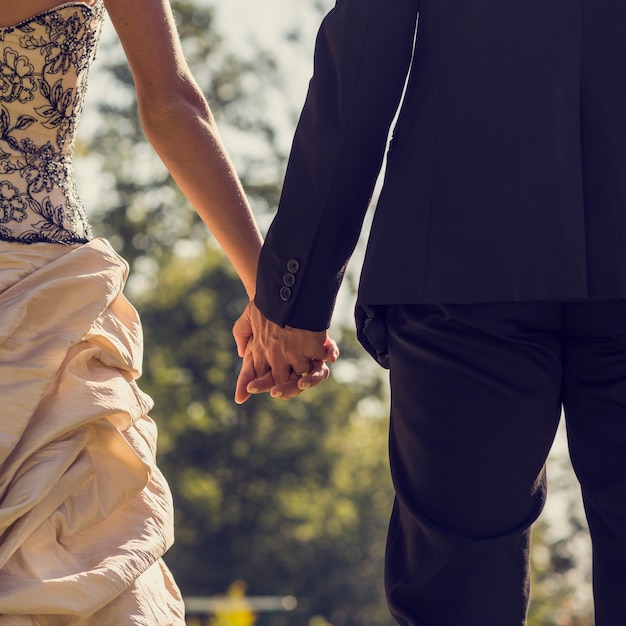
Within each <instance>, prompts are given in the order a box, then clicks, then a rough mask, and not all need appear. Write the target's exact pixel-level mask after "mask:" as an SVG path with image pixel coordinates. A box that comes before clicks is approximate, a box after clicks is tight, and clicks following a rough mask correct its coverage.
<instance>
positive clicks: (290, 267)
mask: <svg viewBox="0 0 626 626" xmlns="http://www.w3.org/2000/svg"><path fill="white" fill-rule="evenodd" d="M299 269H300V263H298V261H296V259H289V261H287V271H288V272H289V273H290V274H295V273H296V272H297V271H298V270H299Z"/></svg>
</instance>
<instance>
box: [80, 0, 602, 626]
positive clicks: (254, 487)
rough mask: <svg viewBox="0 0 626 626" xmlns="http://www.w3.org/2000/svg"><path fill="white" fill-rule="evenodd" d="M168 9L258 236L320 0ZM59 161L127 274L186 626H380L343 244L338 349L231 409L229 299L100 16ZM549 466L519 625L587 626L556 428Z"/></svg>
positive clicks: (383, 500)
mask: <svg viewBox="0 0 626 626" xmlns="http://www.w3.org/2000/svg"><path fill="white" fill-rule="evenodd" d="M172 4H173V7H174V10H175V13H176V18H177V23H178V28H179V31H180V35H181V37H182V40H183V44H184V47H185V51H186V54H187V57H188V60H189V64H190V65H191V67H192V69H193V71H194V73H195V75H196V77H197V79H198V81H199V83H200V85H201V87H202V88H203V90H204V92H205V94H206V95H207V97H208V98H209V101H210V104H211V106H212V108H213V111H214V113H215V115H216V118H217V120H218V124H219V127H220V129H221V132H222V135H223V137H224V139H225V142H226V144H227V147H228V149H229V151H230V153H231V156H232V158H233V160H234V162H235V164H236V167H237V170H238V172H239V174H240V176H241V178H242V180H243V182H244V185H245V187H246V191H247V193H248V195H249V198H250V202H251V203H252V206H253V208H254V211H255V214H256V215H257V218H258V219H259V222H260V223H261V225H262V228H263V229H265V228H266V227H267V225H268V224H269V222H270V220H271V217H272V214H273V211H274V210H275V208H276V206H277V202H278V198H279V194H280V185H281V182H282V177H283V174H284V170H285V164H286V158H287V155H288V152H289V146H290V141H291V136H292V134H293V131H294V128H295V125H296V122H297V116H298V112H299V109H300V107H301V105H302V103H303V100H304V97H305V93H306V87H307V82H308V79H309V77H310V75H311V72H312V52H313V45H314V40H315V35H316V33H317V29H318V27H319V24H320V22H321V19H322V18H323V15H324V14H325V13H326V12H327V11H328V10H329V9H331V8H332V5H333V2H331V1H330V0H264V1H263V2H258V0H196V1H193V0H173V2H172ZM77 155H78V157H79V158H78V162H77V176H78V180H79V187H80V190H81V192H82V195H83V198H84V200H85V204H86V205H87V209H88V211H89V213H90V214H91V216H92V221H93V224H94V227H95V231H96V234H97V235H100V236H105V237H108V238H109V239H110V240H111V242H112V244H113V245H114V247H115V248H116V249H117V250H118V252H120V253H121V254H122V255H123V256H124V257H125V258H126V259H127V260H128V261H129V262H130V264H131V268H132V272H131V276H132V278H131V280H130V281H129V284H128V292H129V296H130V298H131V299H132V300H133V302H134V303H135V305H136V306H137V308H138V309H139V311H140V313H141V315H142V318H143V323H144V331H145V337H146V347H145V365H144V374H143V377H142V379H141V385H142V387H143V389H144V390H145V391H147V392H148V393H149V394H150V395H152V397H153V398H154V399H155V402H156V408H155V409H154V412H153V417H154V418H155V419H156V421H157V423H158V424H159V428H160V456H159V461H160V465H161V468H162V469H163V471H164V473H165V474H166V476H167V477H168V479H169V482H170V484H171V486H172V490H173V492H174V498H175V505H176V524H177V542H176V544H175V546H174V547H173V548H172V549H171V551H170V552H169V553H168V555H167V559H166V560H167V562H168V564H169V565H170V567H171V569H172V570H173V572H174V575H175V577H176V579H177V581H178V583H179V585H180V587H181V589H182V591H183V594H184V596H185V598H186V600H187V607H188V613H189V616H188V624H190V625H195V626H204V625H208V624H211V626H252V625H255V626H391V625H392V621H391V619H390V618H389V616H388V614H387V610H386V607H385V601H384V595H383V589H382V570H383V554H384V546H385V534H386V525H387V519H388V516H389V513H390V508H391V502H392V488H391V484H390V480H389V475H388V469H387V439H386V437H387V434H386V433H387V404H388V389H387V381H386V376H385V373H384V372H383V371H382V370H381V369H380V368H378V367H377V366H376V365H375V364H374V363H373V362H372V361H371V359H370V358H369V357H368V356H367V355H366V353H365V352H364V351H363V350H362V349H361V348H360V347H359V346H358V344H357V342H356V340H355V336H354V332H353V327H352V308H353V303H354V297H355V289H356V284H357V280H358V278H357V277H358V270H359V262H360V257H361V255H362V247H363V243H361V244H360V245H359V248H358V249H357V252H356V253H355V258H354V259H353V261H352V264H351V269H350V272H349V273H348V275H347V278H346V280H345V282H344V285H343V287H342V291H341V294H340V299H339V304H338V307H337V313H336V315H335V319H334V325H333V328H332V334H333V335H334V336H335V338H336V339H338V340H339V343H340V346H341V349H342V358H341V360H340V362H338V363H337V364H336V365H335V366H334V367H333V376H332V378H331V379H330V380H329V381H328V382H327V383H325V384H324V385H323V386H321V387H320V388H318V389H317V390H315V392H313V393H308V394H305V395H304V396H303V397H302V398H300V399H297V400H293V401H291V402H288V403H285V402H280V401H272V400H270V399H269V398H267V397H255V398H252V399H251V400H250V401H249V402H247V403H246V404H244V405H243V406H237V405H235V404H234V402H233V400H232V397H233V393H234V380H235V377H236V373H237V370H238V365H239V364H238V359H237V357H236V354H235V349H234V343H233V340H232V336H231V327H232V324H233V322H234V321H235V319H236V318H237V316H238V315H239V313H240V312H241V310H242V309H243V308H244V306H245V304H246V297H245V293H244V291H243V289H242V287H241V285H240V284H239V282H238V279H237V277H236V275H235V274H234V273H233V271H232V270H231V268H230V267H229V265H228V263H227V262H226V261H225V259H224V257H223V256H222V254H221V252H220V250H219V248H218V247H217V245H216V244H215V243H214V241H213V240H212V239H211V237H210V236H209V235H208V234H207V233H206V229H205V228H204V226H203V225H202V224H201V223H200V221H199V220H198V219H197V218H196V217H195V215H194V213H193V211H192V210H191V209H190V208H189V206H188V205H187V204H186V202H185V200H184V199H183V198H182V197H181V195H180V193H179V192H178V191H177V189H176V188H175V187H174V185H173V184H172V182H171V180H170V178H169V176H168V175H167V173H166V171H165V170H164V168H163V166H162V165H161V163H160V161H159V160H158V158H157V157H156V156H155V155H154V154H153V152H152V150H151V148H150V147H149V146H148V144H147V142H146V140H145V138H144V136H143V133H142V131H141V128H140V126H139V121H138V117H137V110H136V103H135V96H134V91H133V88H132V79H131V76H130V74H129V70H128V68H127V66H126V62H125V60H124V57H123V54H122V52H121V50H120V47H119V45H118V42H117V40H116V38H115V35H114V33H113V30H112V28H111V27H110V25H107V27H106V28H105V33H104V40H103V45H102V47H101V49H100V53H99V58H98V61H97V64H96V68H95V70H94V74H93V75H92V79H91V91H90V94H89V99H88V102H87V108H86V112H85V116H84V120H83V125H82V128H81V134H80V140H79V142H78V145H77ZM373 204H374V205H375V201H374V203H373ZM365 230H367V229H365ZM365 236H366V232H364V234H363V237H362V239H364V238H365ZM451 392H453V390H451ZM496 471H497V469H496ZM549 476H550V491H551V493H550V499H549V504H548V507H547V509H546V512H545V513H544V515H543V516H542V518H541V519H540V521H539V522H538V523H537V525H536V527H535V532H534V544H533V602H532V605H531V610H530V617H529V626H591V625H592V624H593V619H592V617H591V592H590V584H589V577H590V575H589V570H590V557H589V545H588V539H587V534H586V527H585V521H584V515H583V513H582V509H581V504H580V496H579V492H578V486H577V484H576V482H575V479H574V477H573V474H572V470H571V467H570V466H569V462H568V460H567V451H566V443H565V437H564V433H563V431H562V430H561V431H560V433H559V436H558V438H557V442H556V443H555V449H554V451H553V455H552V458H551V459H550V464H549Z"/></svg>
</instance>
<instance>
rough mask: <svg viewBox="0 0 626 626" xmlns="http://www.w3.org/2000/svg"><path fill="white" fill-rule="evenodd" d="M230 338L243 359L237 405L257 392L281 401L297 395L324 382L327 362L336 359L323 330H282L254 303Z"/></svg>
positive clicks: (250, 304) (330, 340)
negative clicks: (265, 393)
mask: <svg viewBox="0 0 626 626" xmlns="http://www.w3.org/2000/svg"><path fill="white" fill-rule="evenodd" d="M233 335H234V337H235V342H236V343H237V352H238V354H239V356H240V357H241V358H243V365H242V367H241V372H240V374H239V378H238V379H237V388H236V391H235V402H237V403H238V404H242V403H243V402H245V401H246V400H247V399H248V398H249V397H250V395H252V394H256V393H263V392H269V393H270V395H271V396H272V397H274V398H281V399H288V398H293V397H295V396H297V395H300V394H301V393H302V392H303V391H304V390H305V389H308V388H309V387H314V386H315V385H318V384H319V383H321V382H323V381H325V380H326V379H327V378H328V376H329V374H330V370H329V368H328V363H334V362H335V361H336V360H337V358H338V357H339V349H338V348H337V344H336V343H335V342H334V341H333V340H332V339H331V338H330V337H329V336H328V333H327V332H326V331H320V332H314V331H310V330H302V329H299V328H291V327H289V326H287V327H285V328H281V327H280V326H278V324H274V322H271V321H270V320H268V319H267V318H266V317H265V316H264V315H263V314H262V313H261V312H260V311H259V309H257V307H256V306H255V304H254V302H250V303H249V304H248V306H247V307H246V309H245V310H244V312H243V314H242V315H241V317H240V318H239V319H238V320H237V322H236V323H235V326H234V327H233Z"/></svg>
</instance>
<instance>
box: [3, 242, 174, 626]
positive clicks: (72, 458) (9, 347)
mask: <svg viewBox="0 0 626 626" xmlns="http://www.w3.org/2000/svg"><path fill="white" fill-rule="evenodd" d="M127 272H128V267H127V264H126V263H125V262H124V261H123V260H122V259H121V258H120V257H119V256H118V255H117V254H116V253H115V252H114V251H113V249H112V248H111V247H110V246H109V244H108V243H107V242H106V241H104V240H102V239H96V240H94V241H92V242H90V243H89V244H86V245H80V246H73V247H69V248H68V247H65V246H62V245H55V244H45V243H44V244H33V245H24V244H19V243H6V242H0V416H1V421H0V626H22V625H24V626H26V625H29V626H30V625H38V626H57V625H58V626H61V625H63V626H78V625H83V624H88V625H90V626H91V625H93V626H109V625H110V626H124V625H126V624H129V625H142V626H144V625H145V626H171V625H181V624H184V609H183V605H182V600H181V598H180V593H179V591H178V589H177V587H176V585H175V583H174V581H173V580H172V577H171V575H170V573H169V571H168V569H167V568H166V566H165V565H164V564H163V562H162V561H161V556H162V555H163V553H164V552H165V551H166V550H167V549H168V547H169V546H170V545H171V544H172V540H173V534H172V528H173V521H172V502H171V496H170V492H169V489H168V486H167V484H166V482H165V480H164V478H163V476H162V475H161V473H160V472H159V470H158V469H157V467H156V465H155V445H156V428H155V425H154V422H153V421H152V420H151V419H150V418H149V417H148V412H149V410H150V409H151V407H152V402H151V400H150V398H149V397H148V396H146V395H145V394H144V393H142V392H141V391H140V390H139V388H138V387H137V385H136V383H135V379H136V378H137V377H138V376H139V374H140V369H141V359H142V335H141V326H140V322H139V319H138V317H137V313H136V312H135V310H134V308H133V307H132V306H131V305H130V303H129V302H128V301H127V300H126V298H125V297H124V296H123V295H122V289H123V286H124V282H125V279H126V275H127Z"/></svg>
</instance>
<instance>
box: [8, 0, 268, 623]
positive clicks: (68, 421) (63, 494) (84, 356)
mask: <svg viewBox="0 0 626 626" xmlns="http://www.w3.org/2000/svg"><path fill="white" fill-rule="evenodd" d="M105 11H106V12H108V14H109V15H110V18H111V20H112V22H113V24H114V26H115V29H116V31H117V33H118V35H119V38H120V40H121V42H122V45H123V47H124V50H125V53H126V56H127V58H128V62H129V64H130V68H131V70H132V73H133V77H134V80H135V86H136V89H137V97H138V102H139V108H140V115H141V120H142V124H143V127H144V130H145V133H146V135H147V136H148V138H149V140H150V141H151V143H152V145H153V146H154V148H155V149H156V151H157V152H158V154H159V155H160V157H161V159H162V160H163V162H164V163H165V165H166V166H167V168H168V169H169V171H170V172H171V174H172V176H173V177H174V179H175V180H176V182H177V184H178V185H179V186H180V188H181V189H182V191H183V192H184V194H185V196H186V197H187V198H188V199H189V201H190V203H191V204H192V206H193V207H194V209H195V210H196V211H197V212H198V214H199V215H200V216H201V218H202V219H203V220H204V222H205V223H206V225H207V226H208V228H209V229H210V230H211V231H212V232H213V234H214V235H215V237H216V238H217V239H218V241H219V242H220V244H221V245H222V247H223V248H224V250H225V252H226V254H227V255H228V257H229V259H230V260H231V262H232V263H233V265H234V267H235V269H236V270H237V272H238V274H239V276H240V278H241V280H242V282H243V284H244V286H245V288H246V290H247V292H248V295H249V296H250V298H252V297H253V295H254V280H255V273H256V265H257V258H258V253H259V249H260V246H261V237H260V235H259V232H258V230H257V227H256V224H255V222H254V219H253V217H252V214H251V212H250V209H249V207H248V204H247V202H246V199H245V197H244V194H243V192H242V189H241V186H240V184H239V181H238V179H237V176H236V174H235V173H234V171H233V168H232V165H231V163H230V161H229V159H228V156H227V155H226V152H225V150H224V148H223V146H222V143H221V141H220V138H219V135H218V132H217V130H216V127H215V123H214V120H213V117H212V115H211V111H210V109H209V106H208V105H207V102H206V100H205V98H204V97H203V95H202V93H201V92H200V90H199V88H198V87H197V85H196V83H195V81H194V79H193V78H192V76H191V75H190V73H189V70H188V67H187V64H186V62H185V59H184V56H183V53H182V50H181V46H180V42H179V39H178V36H177V34H176V29H175V25H174V20H173V18H172V14H171V10H170V7H169V4H168V1H167V0H89V1H87V0H85V1H82V2H63V3H59V2H58V1H57V2H54V1H52V0H28V1H25V0H4V1H3V2H2V6H1V8H0V398H1V402H2V408H1V409H0V411H1V413H0V414H1V415H2V422H1V426H0V625H2V626H4V625H7V626H9V625H10V626H21V625H46V626H54V625H57V624H58V625H61V624H63V625H64V626H77V625H83V624H89V625H100V624H101V625H103V626H104V625H115V626H123V625H126V624H132V625H145V626H169V625H180V624H184V607H183V604H182V600H181V597H180V593H179V591H178V589H177V587H176V585H175V583H174V581H173V580H172V577H171V575H170V573H169V572H168V570H167V568H166V566H165V565H164V564H163V562H162V560H161V557H162V555H163V553H164V552H165V551H166V550H167V548H168V547H169V546H170V545H171V543H172V505H171V497H170V493H169V489H168V486H167V484H166V482H165V481H164V479H163V476H162V475H161V473H160V472H159V470H158V468H157V467H156V465H155V441H156V432H155V426H154V423H153V422H152V420H151V419H150V418H149V417H148V412H149V410H150V408H151V406H152V404H151V400H150V398H149V397H147V396H146V395H145V394H143V393H142V392H141V391H140V390H139V388H138V387H137V385H136V383H135V380H136V378H138V376H139V374H140V369H141V351H142V343H141V342H142V337H141V329H140V324H139V320H138V318H137V315H136V312H135V310H134V309H133V307H132V306H131V305H130V304H129V303H128V301H127V300H126V299H125V298H124V296H123V295H122V289H123V286H124V281H125V279H126V274H127V264H126V263H125V262H124V261H123V260H122V259H121V258H120V257H119V256H118V255H117V254H116V253H115V252H114V251H113V250H112V248H111V247H110V245H109V244H108V243H107V242H106V241H105V240H103V239H99V238H94V237H93V235H92V232H91V229H90V226H89V222H88V219H87V217H86V215H85V213H84V210H83V206H82V204H81V201H80V198H79V196H78V194H77V192H76V188H75V184H74V180H73V176H72V150H73V145H74V135H75V129H76V124H77V122H78V118H79V116H80V112H81V108H82V103H83V97H84V94H85V89H86V84H87V75H88V72H89V69H90V66H91V64H92V62H93V59H94V56H95V52H96V48H97V44H98V38H99V33H100V29H101V25H102V21H103V18H104V14H105Z"/></svg>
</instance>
